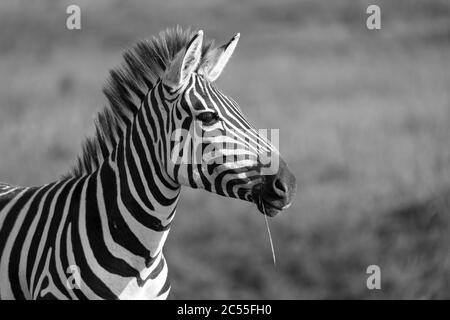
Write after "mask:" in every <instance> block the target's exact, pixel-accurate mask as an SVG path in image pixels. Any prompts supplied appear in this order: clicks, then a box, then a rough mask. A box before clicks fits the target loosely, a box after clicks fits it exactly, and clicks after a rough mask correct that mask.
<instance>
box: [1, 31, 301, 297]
mask: <svg viewBox="0 0 450 320" xmlns="http://www.w3.org/2000/svg"><path fill="white" fill-rule="evenodd" d="M239 37H240V35H239V34H236V35H235V36H234V37H233V38H232V39H231V40H230V41H229V42H227V43H226V44H224V45H222V46H219V47H215V46H214V41H213V40H205V41H203V31H202V30H199V31H192V30H191V29H182V28H181V27H179V26H177V27H174V28H170V29H166V30H164V31H162V32H160V33H159V35H157V36H153V37H152V38H150V39H147V40H142V41H140V42H138V43H137V44H136V45H134V46H132V47H131V48H130V49H128V50H126V51H125V52H124V54H123V58H124V62H123V63H122V65H121V66H119V67H118V68H116V69H113V70H112V71H111V72H110V76H109V80H108V82H107V84H106V85H105V87H104V90H103V91H104V94H105V96H106V98H107V101H108V104H107V106H106V107H105V108H104V109H103V110H102V111H101V112H99V114H98V116H97V118H96V121H95V133H94V135H93V136H92V137H91V138H87V139H86V141H85V142H84V144H83V148H82V152H81V155H80V156H79V157H78V159H77V162H76V164H75V165H74V166H73V167H72V169H70V171H69V172H68V173H67V174H65V175H64V176H62V177H61V178H59V180H57V181H54V182H51V183H48V184H46V185H43V186H39V187H18V186H12V185H8V184H3V183H2V184H0V299H166V298H167V297H168V294H169V292H170V288H171V287H170V280H169V277H168V268H167V264H166V260H165V258H164V255H163V252H162V249H163V245H164V243H165V241H166V238H167V235H168V232H169V230H170V226H171V223H172V221H173V218H174V216H175V212H176V208H177V203H178V199H179V196H180V190H181V186H188V187H191V188H199V189H204V190H206V191H209V192H213V193H216V194H219V195H222V196H225V197H230V198H236V199H241V200H245V201H249V202H253V203H255V204H256V206H257V208H258V209H259V211H261V212H262V213H263V214H265V215H266V216H270V217H273V216H275V215H276V214H278V213H279V212H280V211H281V210H283V209H286V208H287V207H289V205H290V204H291V203H292V200H293V197H294V195H295V193H296V180H295V177H294V175H293V174H292V173H291V172H290V170H289V168H288V167H287V165H286V163H285V162H284V160H283V159H282V158H281V157H280V156H279V152H278V150H277V148H276V147H275V146H274V145H273V144H272V143H271V142H270V141H269V140H268V139H267V138H266V137H264V136H263V135H261V134H260V133H259V132H258V131H257V130H256V129H255V128H254V127H253V126H252V125H251V124H250V123H249V122H248V121H247V119H246V118H245V117H244V115H243V113H242V111H241V109H240V107H239V106H238V104H237V103H236V102H235V101H234V100H233V99H231V98H230V97H228V96H226V95H224V94H223V93H222V92H221V91H219V89H218V88H217V87H216V86H215V84H214V82H215V80H216V79H217V78H218V77H219V76H220V74H221V73H222V71H223V69H224V67H225V65H226V64H227V62H228V61H229V59H230V57H231V55H232V54H233V52H234V49H235V47H236V45H237V43H238V40H239ZM242 85H245V84H242ZM180 129H184V130H186V131H187V132H191V131H190V130H192V129H194V130H196V131H198V132H200V133H201V134H203V136H204V138H203V140H202V141H201V143H200V144H199V145H200V148H197V149H200V158H201V159H200V160H199V161H194V160H195V159H193V158H194V153H195V154H197V153H198V152H197V151H196V152H192V151H193V149H194V148H193V144H194V143H193V141H194V138H193V136H190V135H184V136H181V138H180V139H181V140H182V141H181V142H180V141H177V140H176V139H174V138H173V136H174V135H176V134H175V132H177V130H180ZM212 132H214V134H211V133H212ZM225 142H227V143H225ZM230 145H233V147H230ZM210 146H214V150H215V151H216V152H217V153H215V154H220V155H222V158H223V159H224V160H223V161H209V160H208V159H207V157H206V154H208V156H209V157H210V158H214V156H211V154H212V153H211V152H209V153H208V152H206V151H205V150H207V149H208V147H210ZM262 154H271V155H275V157H269V159H270V161H269V162H267V161H266V162H263V161H262V156H261V155H262ZM230 155H231V156H230ZM240 155H245V157H238V156H240ZM181 158H184V159H187V161H179V159H181ZM238 158H239V159H238ZM273 159H276V160H273ZM197 160H198V159H197ZM275 161H276V162H277V166H276V168H275V170H272V171H270V170H269V171H265V170H264V168H268V167H269V166H271V165H272V163H273V162H275ZM73 268H75V269H73ZM72 270H73V271H76V272H73V273H72V272H71V271H72ZM69 271H70V272H69ZM75 276H77V277H75ZM74 279H75V280H77V281H73V280H74ZM73 283H75V284H76V285H75V286H71V285H70V284H73Z"/></svg>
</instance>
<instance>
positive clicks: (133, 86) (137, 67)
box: [63, 26, 214, 178]
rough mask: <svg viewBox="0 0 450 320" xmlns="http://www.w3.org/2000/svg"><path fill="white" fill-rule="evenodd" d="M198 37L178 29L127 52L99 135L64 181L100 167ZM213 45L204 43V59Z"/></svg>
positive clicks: (108, 90) (111, 82)
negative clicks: (142, 105) (176, 59)
mask: <svg viewBox="0 0 450 320" xmlns="http://www.w3.org/2000/svg"><path fill="white" fill-rule="evenodd" d="M194 35H195V33H194V32H193V31H191V30H190V28H188V29H186V30H183V29H182V28H181V27H180V26H177V27H175V28H170V29H166V30H165V31H162V32H160V33H159V35H158V36H157V37H155V36H153V37H152V38H151V39H148V40H142V41H139V42H138V43H137V44H136V45H134V46H133V47H131V48H130V49H128V50H126V51H125V52H124V54H123V58H124V62H123V63H122V65H121V66H119V67H118V68H116V69H113V70H112V71H111V72H110V76H109V78H108V80H107V83H106V85H105V87H104V88H103V92H104V94H105V96H106V98H107V100H108V102H109V104H108V105H107V106H106V107H105V108H103V110H102V111H101V112H100V113H99V114H98V116H97V119H96V121H95V134H94V136H93V137H90V138H89V137H88V138H86V140H85V142H84V143H83V149H82V153H81V155H80V156H78V158H77V162H76V164H75V166H73V167H72V169H71V170H70V171H69V173H67V174H66V175H65V176H64V177H63V178H71V177H80V176H83V175H85V174H89V173H92V172H93V171H95V170H96V169H97V168H99V166H100V165H101V163H102V162H103V159H106V158H107V157H108V156H109V154H110V153H111V152H112V150H113V146H115V145H116V143H117V142H118V139H120V137H121V134H120V133H121V132H122V130H123V127H124V126H125V127H126V126H129V125H131V121H132V119H133V117H134V115H135V114H136V113H137V111H138V110H139V108H140V103H141V101H142V100H143V99H144V97H145V95H146V94H147V92H148V91H149V90H150V89H152V88H153V86H154V84H155V83H156V82H157V81H158V80H159V79H160V78H161V76H162V75H163V74H164V72H165V70H166V68H167V66H168V65H169V64H170V62H171V61H172V60H173V58H174V57H175V56H176V54H177V53H178V52H179V51H181V50H183V49H185V48H186V46H187V45H188V44H189V42H190V40H191V39H192V37H193V36H194ZM213 43H214V42H213V41H212V40H209V41H203V47H202V57H205V55H206V54H207V53H208V51H209V50H212V46H213ZM200 64H201V63H200Z"/></svg>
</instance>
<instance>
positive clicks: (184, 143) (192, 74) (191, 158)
mask: <svg viewBox="0 0 450 320" xmlns="http://www.w3.org/2000/svg"><path fill="white" fill-rule="evenodd" d="M238 40H239V34H236V35H235V36H234V37H233V38H232V39H231V40H230V41H229V42H228V43H226V44H225V45H223V46H221V47H218V48H214V49H211V48H208V49H206V50H205V46H204V45H202V42H203V32H202V31H199V32H198V33H196V34H195V35H194V36H193V37H192V39H191V41H190V42H189V43H188V44H187V46H186V47H185V48H184V49H182V50H180V51H179V52H178V53H177V54H176V55H175V56H174V58H173V59H172V61H171V62H170V64H169V66H168V67H167V69H166V70H165V73H164V75H163V76H162V78H161V86H162V88H163V89H162V90H163V91H164V95H165V97H166V99H165V100H166V104H167V106H168V108H169V110H171V111H170V114H171V120H170V121H169V124H170V125H168V126H167V127H168V128H169V132H168V134H169V135H170V139H167V142H166V144H167V145H166V147H167V149H168V150H169V152H167V153H166V154H167V158H166V159H164V160H163V162H164V163H165V166H166V169H167V172H168V174H169V176H170V177H171V178H172V179H173V180H174V181H175V182H176V183H179V184H181V185H186V186H190V187H192V188H203V189H205V190H207V191H210V192H214V193H217V194H220V195H222V196H227V197H232V198H239V199H242V200H246V201H251V202H254V203H256V205H257V206H258V209H259V210H260V211H261V212H262V213H265V214H267V215H268V216H275V215H276V214H277V213H278V212H280V211H281V210H282V209H285V208H287V207H288V206H289V205H290V204H291V202H292V199H293V196H294V194H295V191H296V182H295V177H294V175H293V174H292V173H291V172H290V171H289V169H288V167H287V165H286V163H285V162H284V161H283V159H282V158H281V157H280V155H279V152H278V150H277V148H276V147H275V146H274V145H273V144H272V143H271V142H270V141H269V140H268V139H267V138H266V136H265V134H263V133H264V132H261V131H257V130H256V129H255V128H254V127H253V126H252V125H251V124H250V123H249V122H248V121H247V119H246V118H245V116H244V115H243V114H242V112H241V109H240V107H239V106H238V105H237V103H236V102H234V100H233V99H231V98H230V97H227V96H226V95H224V94H223V93H222V92H221V91H220V90H219V89H218V88H217V87H216V86H215V84H214V81H215V80H216V79H217V78H218V77H219V76H220V74H221V72H222V70H223V69H224V67H225V65H226V64H227V62H228V60H229V59H230V57H231V55H232V53H233V51H234V49H235V47H236V45H237V42H238Z"/></svg>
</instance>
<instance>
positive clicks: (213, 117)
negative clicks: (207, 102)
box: [197, 112, 220, 126]
mask: <svg viewBox="0 0 450 320" xmlns="http://www.w3.org/2000/svg"><path fill="white" fill-rule="evenodd" d="M219 119H220V118H219V115H218V114H217V113H216V112H202V113H200V114H199V115H197V120H200V121H201V122H202V123H203V125H205V126H212V125H213V124H215V123H217V121H219Z"/></svg>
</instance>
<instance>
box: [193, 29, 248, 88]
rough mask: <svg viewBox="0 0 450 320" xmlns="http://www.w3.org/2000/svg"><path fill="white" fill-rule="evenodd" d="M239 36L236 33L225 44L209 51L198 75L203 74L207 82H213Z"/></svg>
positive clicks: (232, 50) (231, 52) (228, 57)
mask: <svg viewBox="0 0 450 320" xmlns="http://www.w3.org/2000/svg"><path fill="white" fill-rule="evenodd" d="M240 36H241V35H240V34H239V33H237V34H236V35H235V36H234V37H233V38H232V39H231V40H230V41H229V42H228V43H227V44H224V45H223V46H221V47H219V48H216V49H214V50H211V51H210V52H209V53H208V54H207V55H206V57H205V58H204V60H203V62H202V65H201V66H200V71H199V73H201V74H203V75H204V76H205V77H206V78H207V79H208V80H209V81H211V82H212V81H215V80H216V79H217V78H218V77H219V76H220V74H221V73H222V71H223V69H224V68H225V66H226V64H227V62H228V60H230V58H231V55H232V54H233V52H234V49H235V48H236V45H237V43H238V41H239V37H240Z"/></svg>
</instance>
